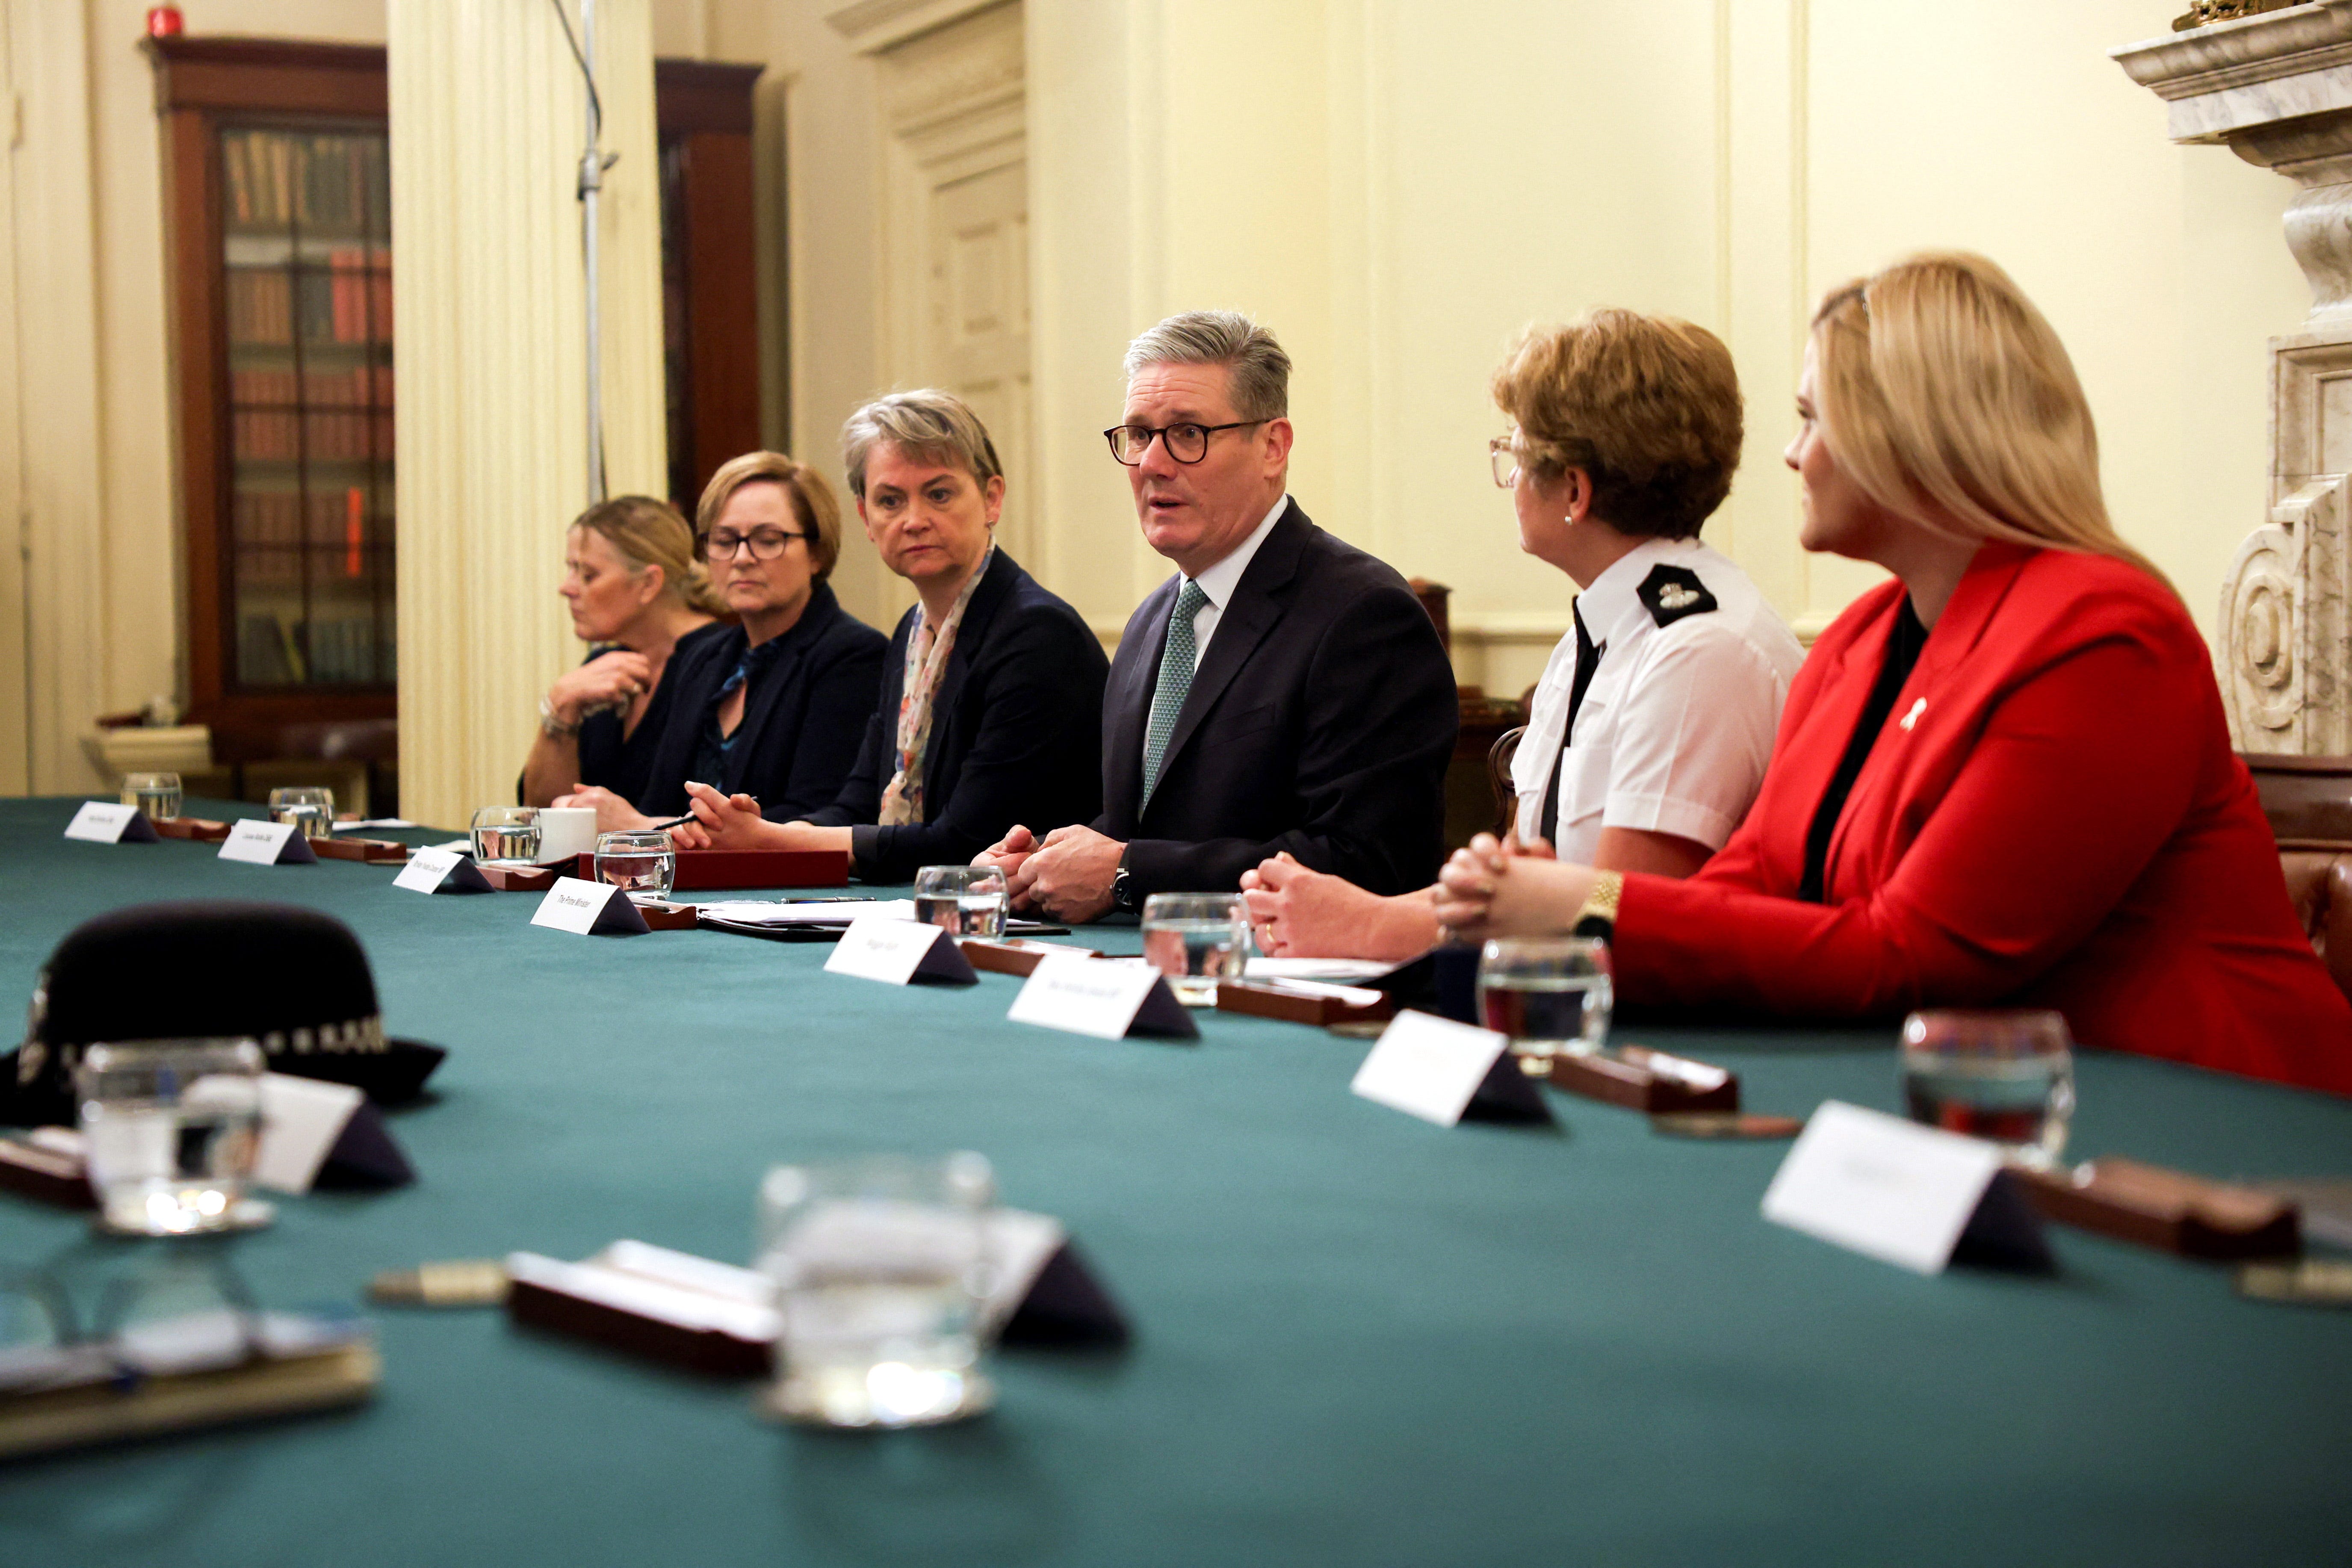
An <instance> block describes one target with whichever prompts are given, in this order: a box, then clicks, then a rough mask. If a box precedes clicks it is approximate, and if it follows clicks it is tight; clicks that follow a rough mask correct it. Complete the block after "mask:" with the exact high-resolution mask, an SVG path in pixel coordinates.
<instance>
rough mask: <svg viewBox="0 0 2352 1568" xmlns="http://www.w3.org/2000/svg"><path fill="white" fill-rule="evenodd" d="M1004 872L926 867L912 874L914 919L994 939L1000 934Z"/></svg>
mask: <svg viewBox="0 0 2352 1568" xmlns="http://www.w3.org/2000/svg"><path fill="white" fill-rule="evenodd" d="M1004 905H1005V887H1004V873H1003V871H1001V870H999V869H997V868H995V867H993V866H926V867H924V868H922V869H921V870H919V871H918V872H916V873H915V918H916V919H917V920H919V921H922V922H923V923H924V924H925V925H934V926H945V927H946V928H947V929H948V930H949V931H952V932H953V933H954V934H956V935H957V936H978V937H985V938H987V939H988V940H989V941H991V942H996V941H999V940H1001V939H1002V938H1003V935H1004ZM935 940H936V939H935Z"/></svg>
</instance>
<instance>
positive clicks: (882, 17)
mask: <svg viewBox="0 0 2352 1568" xmlns="http://www.w3.org/2000/svg"><path fill="white" fill-rule="evenodd" d="M1005 3H1006V0H855V3H854V4H852V5H837V6H835V8H834V9H832V10H830V11H827V12H826V13H825V14H824V19H825V21H826V22H827V23H828V24H830V25H831V26H832V27H833V30H834V31H835V32H836V33H839V34H840V35H841V36H842V37H845V38H846V39H848V40H849V47H851V48H853V49H856V51H857V52H858V53H859V54H861V55H878V54H880V53H881V52H882V51H883V50H884V49H887V48H891V47H895V46H897V45H899V44H903V43H905V42H906V41H907V40H908V39H909V38H916V37H921V36H922V35H923V34H925V33H929V32H936V31H937V30H938V29H940V28H941V27H944V26H948V25H949V24H950V23H952V22H961V21H962V20H963V19H964V18H965V17H966V16H974V15H977V14H978V13H980V12H982V11H985V10H987V9H989V8H990V7H991V6H992V5H1003V4H1005Z"/></svg>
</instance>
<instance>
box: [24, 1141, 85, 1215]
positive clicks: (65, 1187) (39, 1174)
mask: <svg viewBox="0 0 2352 1568" xmlns="http://www.w3.org/2000/svg"><path fill="white" fill-rule="evenodd" d="M40 1136H41V1135H40V1134H39V1133H37V1132H36V1133H35V1134H34V1135H33V1137H32V1138H29V1139H27V1138H0V1187H5V1188H6V1189H7V1190H8V1191H10V1192H12V1193H22V1194H24V1195H25V1196H26V1197H28V1198H38V1199H39V1200H40V1201H41V1202H43V1203H45V1204H55V1205H58V1207H59V1208H68V1209H94V1208H96V1207H97V1206H98V1194H95V1193H93V1192H91V1191H90V1189H89V1173H88V1172H87V1171H86V1170H85V1169H84V1167H83V1164H82V1158H81V1156H80V1155H79V1154H75V1153H69V1152H67V1151H65V1150H62V1149H55V1148H50V1147H48V1146H47V1145H45V1144H43V1143H41V1142H37V1139H38V1138H39V1137H40Z"/></svg>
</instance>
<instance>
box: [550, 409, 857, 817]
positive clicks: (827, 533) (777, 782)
mask: <svg viewBox="0 0 2352 1568" xmlns="http://www.w3.org/2000/svg"><path fill="white" fill-rule="evenodd" d="M695 524H696V528H697V530H698V533H699V535H700V541H701V546H702V552H703V559H704V561H705V562H706V563H708V564H709V569H710V575H711V578H712V580H713V581H714V582H715V583H716V584H717V585H718V588H719V595H720V596H721V597H722V598H724V599H725V600H726V602H727V607H728V608H729V609H730V610H732V611H733V612H734V613H735V615H736V616H738V617H739V624H738V625H737V626H733V627H731V628H730V629H729V630H728V631H727V633H726V634H725V635H724V636H717V637H702V638H699V639H698V642H697V646H696V647H694V648H693V649H692V650H691V651H690V652H689V651H688V650H683V649H681V650H680V652H679V654H678V655H677V668H676V679H677V698H676V700H675V703H674V705H673V706H672V708H671V710H670V715H669V721H668V723H667V726H666V727H665V728H664V730H663V731H662V736H661V741H660V742H659V744H658V745H657V746H656V748H655V752H654V760H653V765H652V767H651V769H650V770H649V771H648V773H647V777H646V788H645V793H644V794H643V795H641V796H640V797H639V798H638V799H637V800H635V801H634V802H631V801H626V800H623V799H621V798H620V797H618V796H617V795H612V794H611V793H610V792H608V791H605V790H601V789H588V790H583V791H581V792H579V793H578V794H575V795H565V796H563V797H562V799H560V800H558V801H557V802H556V804H557V805H593V806H594V807H595V808H596V826H597V827H598V829H599V830H600V831H607V830H610V829H613V828H617V827H640V826H649V825H650V824H651V823H653V822H654V821H656V820H657V819H659V818H664V817H673V816H683V815H684V814H685V812H686V809H687V793H686V785H687V781H688V780H689V779H691V780H694V781H696V782H698V783H701V784H710V785H712V786H713V787H714V788H717V789H719V790H720V791H723V792H724V793H726V794H728V795H749V796H751V798H753V799H755V800H757V801H758V802H759V803H760V810H761V816H765V817H767V818H768V819H769V820H771V821H775V822H789V821H792V820H793V819H795V818H800V817H805V816H808V815H809V814H810V813H811V812H813V811H815V810H816V809H818V808H819V807H821V806H824V805H831V804H832V802H833V799H834V797H835V795H838V794H839V793H840V790H841V785H842V781H843V780H844V779H845V778H847V777H848V776H849V770H850V767H851V765H852V764H853V763H856V760H857V748H858V744H859V742H861V741H862V740H863V739H864V737H865V733H866V720H867V719H868V718H869V717H870V716H871V715H872V713H873V710H874V692H875V689H876V687H877V683H878V682H879V681H880V679H881V676H882V652H883V649H884V647H886V646H887V639H885V638H884V637H883V636H882V634H881V633H880V632H877V631H876V630H875V629H874V628H873V627H872V626H867V625H866V624H865V623H864V622H863V621H860V620H858V619H856V617H854V616H851V615H850V614H849V613H848V612H847V611H845V610H844V609H843V608H842V607H841V604H840V602H839V601H838V600H836V599H835V597H834V595H833V590H832V588H831V587H829V586H827V585H826V583H825V579H826V578H827V577H828V576H830V575H831V574H832V572H833V568H834V563H835V562H836V561H837V560H839V559H840V555H841V507H840V504H839V503H838V502H837V501H835V500H834V495H833V489H832V487H831V486H829V485H827V484H826V483H825V482H824V477H823V476H822V475H820V474H818V473H817V471H816V470H815V469H814V468H810V467H809V466H808V465H807V464H805V463H799V462H795V461H793V459H792V458H787V457H785V456H783V455H782V453H780V452H750V453H746V454H745V455H744V456H742V457H740V458H735V459H733V460H732V461H730V462H728V463H726V464H723V465H721V466H720V468H719V471H718V472H717V473H715V474H713V475H712V476H711V477H710V483H709V485H708V486H706V487H705V488H704V489H703V492H702V500H701V503H700V504H699V505H698V507H697V508H696V509H695Z"/></svg>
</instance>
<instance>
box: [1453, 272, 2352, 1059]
mask: <svg viewBox="0 0 2352 1568" xmlns="http://www.w3.org/2000/svg"><path fill="white" fill-rule="evenodd" d="M1797 417H1798V420H1799V424H1798V429H1797V436H1796V439H1795V440H1793V441H1791V442H1790V445H1789V450H1788V454H1787V458H1788V462H1789V466H1790V468H1794V469H1796V471H1797V474H1798V477H1799V479H1801V484H1802V494H1803V498H1804V524H1803V528H1802V531H1801V535H1800V538H1801V542H1802V543H1803V544H1804V547H1805V548H1806V549H1808V550H1814V551H1829V552H1834V553H1836V554H1840V555H1846V556H1852V557H1853V558H1854V559H1856V560H1862V561H1869V562H1874V563H1877V564H1879V565H1881V566H1884V567H1885V568H1886V570H1887V571H1888V572H1889V573H1891V574H1893V576H1892V579H1891V580H1890V581H1888V582H1886V583H1884V584H1880V585H1879V586H1878V587H1876V588H1874V589H1872V590H1871V591H1870V592H1869V593H1866V594H1864V595H1863V596H1862V597H1861V598H1859V599H1857V600H1855V601H1854V603H1853V605H1851V606H1850V607H1849V608H1848V609H1847V610H1846V611H1845V613H1844V614H1843V615H1842V616H1839V617H1838V618H1837V620H1836V622H1835V623H1834V624H1833V625H1832V626H1830V628H1829V629H1828V630H1827V631H1825V632H1823V633H1822V637H1821V640H1820V641H1819V642H1817V643H1816V644H1814V645H1813V649H1812V653H1811V657H1809V658H1807V659H1806V661H1805V665H1804V668H1802V669H1801V671H1799V673H1798V676H1797V679H1796V682H1795V684H1794V685H1793V686H1792V687H1791V688H1790V692H1789V704H1788V711H1787V713H1786V715H1785V716H1784V717H1783V719H1782V721H1781V723H1780V737H1779V740H1778V742H1776V744H1775V746H1774V748H1773V752H1772V761H1771V765H1770V767H1769V769H1768V770H1767V772H1766V773H1765V776H1764V787H1763V791H1762V793H1761V794H1759V795H1758V797H1757V800H1756V805H1755V809H1754V810H1753V811H1751V812H1750V813H1749V814H1748V820H1747V821H1746V822H1745V823H1744V824H1742V825H1741V826H1740V828H1739V831H1738V833H1736V834H1734V835H1733V836H1732V837H1731V841H1730V842H1729V843H1728V844H1727V845H1726V846H1725V847H1723V850H1722V851H1721V853H1719V854H1717V856H1716V857H1715V858H1713V859H1712V860H1710V861H1708V862H1707V864H1706V868H1704V869H1702V870H1701V871H1700V872H1699V873H1698V875H1697V876H1696V877H1694V878H1692V879H1689V880H1688V881H1671V880H1668V879H1665V878H1663V877H1655V876H1647V875H1643V874H1642V873H1640V872H1638V871H1635V872H1625V873H1619V872H1615V871H1608V870H1599V869H1595V868H1592V867H1591V866H1589V865H1577V864H1573V863H1570V862H1569V861H1566V860H1561V861H1543V860H1536V859H1530V858H1522V857H1513V856H1509V855H1507V854H1505V853H1503V852H1502V850H1501V847H1500V846H1498V845H1496V843H1495V841H1494V840H1493V839H1491V838H1484V839H1481V840H1479V841H1475V842H1474V843H1473V844H1472V845H1471V846H1470V847H1469V848H1467V849H1465V850H1462V851H1461V852H1459V853H1458V854H1456V855H1455V856H1454V859H1453V861H1452V862H1451V863H1450V864H1449V865H1447V867H1446V868H1445V869H1444V872H1443V873H1442V874H1441V876H1440V878H1439V893H1438V898H1437V908H1436V913H1437V918H1438V919H1440V920H1441V921H1446V922H1447V923H1448V924H1450V925H1452V926H1453V927H1454V928H1455V929H1456V930H1457V931H1462V932H1464V933H1465V934H1485V933H1487V932H1495V933H1510V932H1519V931H1567V930H1570V929H1591V930H1596V931H1608V932H1610V933H1611V936H1612V942H1613V944H1614V953H1613V957H1614V961H1615V966H1616V984H1617V986H1618V994H1619V996H1620V997H1621V998H1622V999H1624V1000H1627V1001H1630V1002H1633V1003H1636V1004H1652V1005H1680V1006H1686V1005H1699V1006H1708V1007H1716V1008H1728V1009H1733V1010H1737V1011H1741V1012H1748V1013H1759V1014H1769V1015H1777V1016H1812V1017H1823V1016H1826V1017H1850V1018H1871V1017H1882V1018H1883V1017H1899V1016H1901V1015H1902V1014H1903V1013H1904V1011H1905V1010H1906V1009H1908V1008H1915V1007H1979V1006H2003V1007H2013V1006H2029V1007H2042V1008H2054V1009H2056V1010H2058V1011H2059V1012H2061V1013H2063V1014H2064V1015H2065V1017H2066V1020H2067V1023H2068V1024H2069V1025H2070V1026H2071V1027H2072V1030H2073V1032H2074V1036H2075V1037H2076V1038H2077V1039H2080V1040H2082V1041H2084V1042H2085V1043H2087V1044H2090V1045H2094V1046H2103V1047H2108V1048H2110V1049H2115V1050H2124V1051H2138V1052H2142V1053H2145V1054H2147V1055H2149V1056H2155V1057H2166V1058H2172V1059H2173V1060H2176V1061H2184V1062H2190V1063H2194V1064H2196V1065H2198V1066H2200V1067H2208V1068H2220V1069H2222V1070H2224V1071H2229V1072H2235V1073H2242V1074H2246V1075H2249V1076H2252V1077H2255V1078H2265V1079H2281V1080H2284V1081H2285V1082H2289V1083H2297V1084H2302V1085H2305V1086H2307V1087H2310V1088H2315V1089H2332V1090H2334V1091H2335V1092H2336V1093H2338V1094H2347V1093H2352V1009H2347V1005H2346V1002H2345V997H2344V994H2343V993H2342V992H2340V991H2338V990H2337V989H2336V984H2335V983H2334V982H2333V981H2332V980H2330V979H2329V978H2328V974H2327V971H2326V969H2325V968H2323V967H2322V966H2321V964H2320V963H2319V960H2318V959H2317V958H2316V957H2315V956H2314V954H2313V952H2312V950H2311V944H2310V943H2309V942H2307V941H2306V940H2305V937H2304V934H2303V929H2302V927H2301V925H2300V924H2299V923H2298V922H2297V921H2296V919H2295V916H2294V910H2293V908H2292V907H2291V906H2290V905H2289V903H2288V900H2287V892H2286V886H2285V882H2284V878H2283V877H2282V875H2281V873H2280V869H2279V859H2278V852H2277V848H2276V846H2275V845H2274V843H2273V840H2272V837H2271V832H2270V827H2269V826H2268V824H2267V823H2266V822H2265V820H2264V819H2263V810H2262V805H2261V802H2260V801H2259V799H2258V798H2257V797H2256V795H2255V793H2254V785H2253V781H2252V778H2251V777H2250V776H2249V775H2248V773H2247V772H2246V765H2245V763H2243V762H2242V761H2241V760H2240V759H2239V757H2238V756H2237V754H2236V753H2235V752H2233V751H2232V750H2231V744H2230V732H2229V726H2228V724H2227V722H2226V721H2225V720H2224V718H2223V715H2222V711H2221V692H2220V690H2219V689H2217V688H2216V687H2215V685H2214V681H2213V664H2212V658H2211V655H2210V653H2208V652H2207V650H2206V647H2205V642H2204V639H2203V638H2202V637H2200V636H2199V635H2198V632H2197V627H2196V626H2195V625H2194V623H2192V622H2191V621H2190V620H2189V613H2188V611H2187V610H2185V609H2184V608H2182V606H2181V603H2180V600H2179V597H2178V596H2176V595H2174V593H2173V591H2172V589H2171V587H2170V585H2169V584H2167V583H2166V582H2165V581H2164V579H2163V578H2162V577H2161V576H2160V575H2158V573H2157V571H2156V569H2155V568H2154V567H2153V566H2151V565H2149V564H2148V563H2147V560H2146V559H2145V558H2144V557H2142V556H2141V555H2140V554H2139V552H2137V551H2135V550H2133V549H2132V548H2131V547H2130V546H2129V545H2127V544H2126V543H2125V542H2123V541H2122V540H2121V539H2120V538H2118V537H2117V536H2116V531H2115V527H2114V525H2113V523H2111V522H2110V521H2108V518H2107V510H2106V503H2105V500H2104V499H2103V498H2102V496H2101V494H2100V487H2099V454H2098V439H2097V437H2096V435H2095V432H2094V430H2093V427H2092V423H2091V411H2090V408H2089V406H2088V405H2087V404H2086V403H2085V401H2084V396H2083V389H2082V385H2081V384H2080V383H2079V382H2078V381H2077V380H2076V379H2075V375H2074V365H2073V364H2072V363H2070V362H2069V360H2068V359H2067V356H2066V350H2065V348H2064V346H2063V344H2061V343H2060V342H2059V341H2058V335H2057V333H2055V332H2054V331H2052V330H2051V327H2050V323H2049V322H2048V321H2045V320H2044V319H2043V318H2042V313H2041V312H2040V311H2039V310H2035V309H2034V308H2033V304H2032V301H2031V300H2028V299H2026V297H2025V295H2024V293H2023V292H2022V291H2021V290H2020V289H2019V288H2018V287H2017V285H2016V284H2015V283H2014V282H2012V281H2011V279H2010V278H2009V275H2008V274H2007V273H2005V272H2003V271H2002V270H2001V269H2000V268H1998V267H1996V266H1994V265H1993V264H1992V263H1991V262H1990V261H1988V260H1986V259H1985V258H1982V257H1980V256H1968V255H1927V256H1916V257H1913V258H1910V259H1909V260H1907V261H1902V262H1898V263H1897V264H1895V266H1893V267H1890V268H1887V269H1886V270H1885V271H1884V272H1881V273H1879V274H1877V275H1876V276H1875V277H1873V278H1868V279H1861V280H1859V281H1856V282H1854V283H1851V284H1848V285H1846V286H1845V287H1843V288H1842V289H1835V290H1833V291H1832V293H1831V294H1830V296H1829V297H1828V299H1826V300H1823V301H1822V307H1821V309H1820V310H1819V311H1817V312H1816V313H1815V315H1814V317H1813V330H1812V335H1811V340H1810V341H1809V342H1808V343H1807V344H1806V349H1805V363H1804V374H1803V378H1802V380H1801V381H1800V383H1799V384H1798V387H1797Z"/></svg>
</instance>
